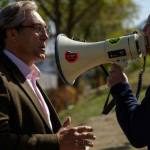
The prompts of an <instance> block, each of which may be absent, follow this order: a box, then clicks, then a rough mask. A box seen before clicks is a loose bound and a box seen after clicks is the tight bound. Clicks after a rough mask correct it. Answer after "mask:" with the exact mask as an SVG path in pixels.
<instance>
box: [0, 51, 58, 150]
mask: <svg viewBox="0 0 150 150" xmlns="http://www.w3.org/2000/svg"><path fill="white" fill-rule="evenodd" d="M38 88H39V89H40V91H41V93H42V95H43V97H44V99H45V101H46V103H47V105H48V108H49V111H50V116H51V121H52V126H53V131H52V130H51V128H50V126H49V123H48V120H47V118H46V116H45V113H44V111H43V109H42V106H41V104H40V103H39V100H38V99H37V97H36V95H35V93H34V92H33V90H32V89H31V87H30V85H29V84H28V82H27V81H26V79H25V77H24V76H23V75H22V73H21V72H20V71H19V69H18V68H17V67H16V65H15V64H14V63H13V62H12V61H11V60H10V59H9V58H8V57H7V56H6V55H5V54H4V53H2V52H1V53H0V150H48V149H49V150H59V143H58V139H57V136H56V134H55V133H56V132H57V131H58V130H59V129H60V127H61V123H60V120H59V119H58V116H57V114H56V112H55V110H54V108H53V106H52V104H51V102H50V101H49V99H48V98H47V96H46V95H45V93H44V92H43V90H42V89H41V87H40V85H39V84H38Z"/></svg>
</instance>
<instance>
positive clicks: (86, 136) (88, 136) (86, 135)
mask: <svg viewBox="0 0 150 150" xmlns="http://www.w3.org/2000/svg"><path fill="white" fill-rule="evenodd" d="M78 139H91V140H95V139H96V136H95V135H94V134H91V133H82V134H79V135H78Z"/></svg>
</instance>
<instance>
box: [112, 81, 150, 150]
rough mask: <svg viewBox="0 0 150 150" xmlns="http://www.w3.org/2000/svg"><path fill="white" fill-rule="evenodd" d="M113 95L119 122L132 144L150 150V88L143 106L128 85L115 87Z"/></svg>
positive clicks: (121, 84) (123, 84)
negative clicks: (146, 147)
mask: <svg viewBox="0 0 150 150" xmlns="http://www.w3.org/2000/svg"><path fill="white" fill-rule="evenodd" d="M111 94H112V95H113V98H114V100H115V102H116V115H117V119H118V122H119V124H120V126H121V128H122V130H123V131H124V133H125V135H126V136H127V138H128V140H129V141H130V143H131V144H132V145H133V146H134V147H136V148H142V147H145V146H148V149H149V150H150V88H148V90H147V92H146V95H145V98H144V99H143V101H142V103H141V104H139V103H138V102H137V98H136V97H135V95H134V94H133V92H132V89H131V87H130V85H129V84H128V83H125V82H123V83H119V84H117V85H115V86H113V87H112V89H111Z"/></svg>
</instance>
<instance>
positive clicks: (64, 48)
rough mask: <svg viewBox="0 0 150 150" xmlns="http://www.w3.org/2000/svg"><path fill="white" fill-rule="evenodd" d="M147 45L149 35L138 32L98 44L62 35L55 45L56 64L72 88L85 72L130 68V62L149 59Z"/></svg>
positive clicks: (64, 79) (62, 76)
mask: <svg viewBox="0 0 150 150" xmlns="http://www.w3.org/2000/svg"><path fill="white" fill-rule="evenodd" d="M146 45H147V39H146V35H141V36H138V35H137V34H136V33H134V34H131V35H127V36H122V37H118V38H112V39H107V40H105V41H101V42H94V43H86V42H79V41H75V40H72V39H69V38H68V37H67V36H66V35H64V34H59V35H58V37H57V39H56V42H55V58H56V64H57V67H58V70H59V73H60V75H61V78H62V79H63V81H64V82H65V83H67V84H69V85H71V84H73V83H74V81H75V79H76V78H77V77H78V76H79V75H81V74H82V73H83V72H85V71H86V70H88V69H90V68H92V67H95V66H97V65H100V64H106V63H116V64H117V65H119V66H120V67H121V68H126V67H127V62H128V60H133V59H135V58H138V57H141V56H142V55H143V57H146Z"/></svg>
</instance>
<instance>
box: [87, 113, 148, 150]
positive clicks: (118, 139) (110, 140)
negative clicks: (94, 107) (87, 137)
mask: <svg viewBox="0 0 150 150" xmlns="http://www.w3.org/2000/svg"><path fill="white" fill-rule="evenodd" d="M87 125H90V126H91V127H93V129H94V134H95V135H96V137H97V139H96V140H95V141H93V142H94V147H93V148H90V150H137V149H136V148H133V147H132V146H131V145H130V143H129V142H128V140H127V138H126V137H125V135H124V133H123V132H122V130H121V128H120V126H119V124H118V122H117V119H116V116H115V112H112V113H110V114H108V115H106V116H105V115H101V116H98V117H94V118H91V119H89V120H87ZM141 150H147V148H146V147H145V148H142V149H141Z"/></svg>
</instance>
